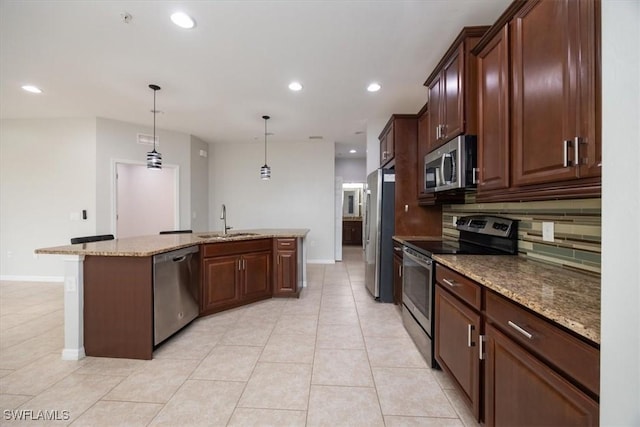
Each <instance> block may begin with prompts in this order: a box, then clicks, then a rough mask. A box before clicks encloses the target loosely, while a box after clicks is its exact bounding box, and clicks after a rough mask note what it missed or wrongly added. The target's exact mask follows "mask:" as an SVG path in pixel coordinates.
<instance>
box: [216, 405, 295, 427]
mask: <svg viewBox="0 0 640 427" xmlns="http://www.w3.org/2000/svg"><path fill="white" fill-rule="evenodd" d="M306 419H307V413H306V411H292V410H282V409H255V408H236V410H235V411H234V412H233V415H232V416H231V419H230V420H229V424H227V426H228V427H304V426H305V424H306Z"/></svg>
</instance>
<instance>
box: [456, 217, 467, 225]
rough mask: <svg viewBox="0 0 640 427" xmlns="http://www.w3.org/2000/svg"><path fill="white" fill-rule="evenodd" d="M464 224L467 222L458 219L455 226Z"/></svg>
mask: <svg viewBox="0 0 640 427" xmlns="http://www.w3.org/2000/svg"><path fill="white" fill-rule="evenodd" d="M466 222H467V221H466V220H464V219H463V218H458V220H457V221H456V225H464V224H465V223H466Z"/></svg>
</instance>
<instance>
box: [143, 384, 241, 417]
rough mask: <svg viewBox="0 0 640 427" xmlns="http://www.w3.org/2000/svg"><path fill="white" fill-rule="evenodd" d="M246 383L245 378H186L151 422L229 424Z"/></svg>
mask: <svg viewBox="0 0 640 427" xmlns="http://www.w3.org/2000/svg"><path fill="white" fill-rule="evenodd" d="M244 386H245V383H243V382H227V381H196V380H189V381H186V382H185V383H184V384H183V385H182V387H180V389H179V390H178V391H177V392H176V394H175V395H174V396H173V397H172V398H171V400H170V401H169V402H168V403H167V404H166V405H165V407H164V408H162V410H161V411H160V413H159V414H158V415H157V416H156V417H155V418H154V419H153V421H152V422H151V424H150V425H152V426H168V427H175V426H192V427H195V426H206V427H212V426H225V425H226V424H227V422H228V421H229V418H230V417H231V414H232V413H233V410H234V409H235V407H236V403H237V402H238V399H239V398H240V395H241V394H242V390H243V388H244Z"/></svg>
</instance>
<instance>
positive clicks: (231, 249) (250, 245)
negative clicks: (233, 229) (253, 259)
mask: <svg viewBox="0 0 640 427" xmlns="http://www.w3.org/2000/svg"><path fill="white" fill-rule="evenodd" d="M271 242H272V240H271V239H252V240H240V241H235V242H220V243H208V244H205V245H203V248H202V253H203V257H204V258H207V257H212V256H220V255H233V254H242V253H247V252H260V251H270V250H271V245H272V243H271Z"/></svg>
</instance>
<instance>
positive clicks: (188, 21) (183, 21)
mask: <svg viewBox="0 0 640 427" xmlns="http://www.w3.org/2000/svg"><path fill="white" fill-rule="evenodd" d="M171 20H172V21H173V23H174V24H176V25H177V26H178V27H180V28H186V29H191V28H193V27H195V26H196V23H195V21H194V20H193V18H191V17H190V16H189V15H187V14H186V13H184V12H176V13H174V14H173V15H171Z"/></svg>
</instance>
